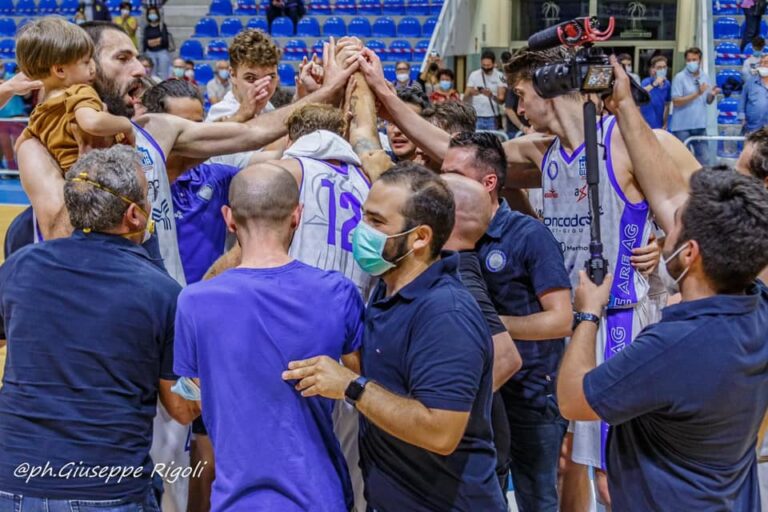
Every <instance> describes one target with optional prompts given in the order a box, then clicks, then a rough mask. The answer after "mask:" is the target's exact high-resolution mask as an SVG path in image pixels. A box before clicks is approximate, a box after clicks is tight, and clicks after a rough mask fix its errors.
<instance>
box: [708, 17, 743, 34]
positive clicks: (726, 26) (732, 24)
mask: <svg viewBox="0 0 768 512" xmlns="http://www.w3.org/2000/svg"><path fill="white" fill-rule="evenodd" d="M713 32H714V37H715V39H739V38H740V37H741V27H740V26H739V23H738V22H737V21H736V19H735V18H731V17H728V16H723V17H722V18H719V19H718V20H717V21H715V27H714V31H713Z"/></svg>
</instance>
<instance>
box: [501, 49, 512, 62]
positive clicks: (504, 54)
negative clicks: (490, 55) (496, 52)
mask: <svg viewBox="0 0 768 512" xmlns="http://www.w3.org/2000/svg"><path fill="white" fill-rule="evenodd" d="M511 58H512V52H510V51H509V50H504V51H503V52H501V62H502V63H504V64H506V63H507V62H509V59H511Z"/></svg>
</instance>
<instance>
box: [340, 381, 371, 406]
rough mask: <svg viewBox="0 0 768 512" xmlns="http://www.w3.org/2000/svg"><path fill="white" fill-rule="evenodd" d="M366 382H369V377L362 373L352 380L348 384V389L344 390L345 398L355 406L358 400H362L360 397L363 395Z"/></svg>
mask: <svg viewBox="0 0 768 512" xmlns="http://www.w3.org/2000/svg"><path fill="white" fill-rule="evenodd" d="M366 384H368V379H366V378H365V377H363V376H362V375H361V376H360V377H358V378H356V379H355V380H353V381H352V382H350V383H349V386H347V389H346V390H345V391H344V400H346V402H347V403H348V404H349V405H351V406H353V407H354V406H355V404H357V401H358V400H360V397H361V396H363V391H365V386H366Z"/></svg>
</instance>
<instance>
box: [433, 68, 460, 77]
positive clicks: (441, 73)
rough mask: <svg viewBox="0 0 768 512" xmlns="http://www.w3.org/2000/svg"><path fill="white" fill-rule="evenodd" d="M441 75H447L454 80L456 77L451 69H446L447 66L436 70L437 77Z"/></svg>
mask: <svg viewBox="0 0 768 512" xmlns="http://www.w3.org/2000/svg"><path fill="white" fill-rule="evenodd" d="M443 75H445V76H447V77H449V78H450V79H451V80H455V79H456V75H455V74H454V73H453V70H451V69H448V68H445V69H441V70H440V71H438V72H437V78H438V79H439V78H440V77H441V76H443Z"/></svg>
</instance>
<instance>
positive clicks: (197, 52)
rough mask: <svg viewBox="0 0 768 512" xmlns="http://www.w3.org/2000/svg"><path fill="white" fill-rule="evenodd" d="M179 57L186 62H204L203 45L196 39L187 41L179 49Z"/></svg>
mask: <svg viewBox="0 0 768 512" xmlns="http://www.w3.org/2000/svg"><path fill="white" fill-rule="evenodd" d="M179 57H181V58H182V59H184V60H203V59H204V58H205V55H204V53H203V45H202V44H200V41H197V40H196V39H187V40H186V41H184V44H182V45H181V48H180V49H179Z"/></svg>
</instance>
